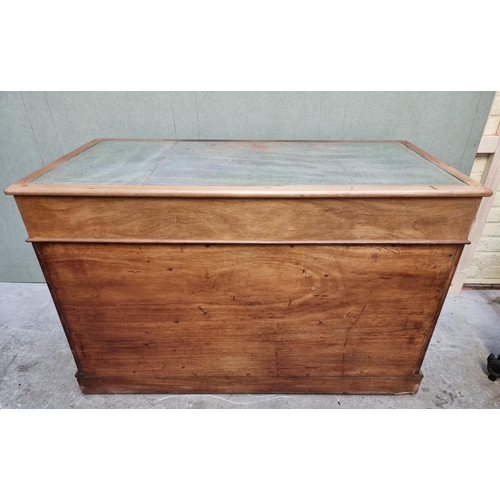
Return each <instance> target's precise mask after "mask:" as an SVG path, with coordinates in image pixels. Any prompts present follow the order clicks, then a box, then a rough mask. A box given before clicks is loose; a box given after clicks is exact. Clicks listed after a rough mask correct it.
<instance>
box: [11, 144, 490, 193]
mask: <svg viewBox="0 0 500 500" xmlns="http://www.w3.org/2000/svg"><path fill="white" fill-rule="evenodd" d="M101 141H173V142H209V141H211V140H194V139H193V140H191V139H185V140H178V139H112V138H106V139H94V140H92V141H90V142H88V143H86V144H84V145H82V146H80V147H79V148H77V149H75V150H74V151H71V152H70V153H68V154H66V155H64V156H62V157H61V158H58V159H57V160H55V161H53V162H51V163H49V164H47V165H45V166H44V167H42V168H40V169H38V170H36V171H35V172H33V173H31V174H30V175H28V176H26V177H24V178H23V179H21V180H19V181H17V182H15V183H14V184H12V185H11V186H9V187H8V188H6V189H5V190H4V193H5V194H7V195H14V196H111V197H170V198H186V197H188V198H238V197H243V198H374V197H391V198H401V197H432V198H439V197H473V198H476V197H488V196H491V195H492V194H493V192H492V191H491V190H490V189H488V188H486V187H485V186H483V185H481V184H480V183H478V182H476V181H474V180H473V179H471V178H470V177H468V176H467V175H465V174H463V173H462V172H460V171H459V170H457V169H455V168H453V167H451V166H450V165H447V164H446V163H444V162H442V161H441V160H439V159H437V158H435V157H433V156H432V155H430V154H429V153H427V152H425V151H423V150H422V149H420V148H419V147H417V146H415V145H414V144H412V143H410V142H408V141H403V140H400V141H396V140H391V141H389V140H387V141H347V140H339V141H335V140H332V141H270V140H259V141H256V140H251V141H250V140H248V141H218V142H313V143H317V142H328V143H338V142H363V143H366V142H398V143H401V144H403V145H404V146H406V147H408V148H409V149H411V150H412V151H414V152H415V153H417V154H419V155H420V156H422V157H423V158H425V159H426V160H428V161H430V162H431V163H433V164H434V165H436V166H438V167H439V168H441V169H442V170H445V171H446V172H448V173H449V174H451V175H452V176H454V177H456V178H457V179H459V180H461V181H463V182H464V183H465V185H464V186H452V185H450V186H446V185H438V186H433V185H429V186H425V185H417V186H391V187H389V186H279V187H278V186H251V187H247V186H210V187H207V186H166V185H165V186H153V185H149V186H144V185H67V184H31V182H32V181H33V180H34V179H37V178H38V177H40V176H42V175H43V174H45V173H47V172H48V171H50V170H52V169H53V168H55V167H57V166H58V165H60V164H61V163H64V162H66V161H67V160H69V159H71V158H73V157H75V156H77V155H79V154H80V153H82V152H84V151H85V150H87V149H89V148H91V147H92V146H94V145H95V144H97V143H98V142H101Z"/></svg>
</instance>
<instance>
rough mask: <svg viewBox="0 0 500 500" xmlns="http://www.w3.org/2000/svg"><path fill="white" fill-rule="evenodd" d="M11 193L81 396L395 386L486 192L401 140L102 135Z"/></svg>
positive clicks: (417, 375) (412, 365)
mask: <svg viewBox="0 0 500 500" xmlns="http://www.w3.org/2000/svg"><path fill="white" fill-rule="evenodd" d="M6 193H7V194H12V195H14V196H15V198H16V202H17V205H18V207H19V210H20V212H21V215H22V217H23V220H24V223H25V225H26V228H27V231H28V234H29V240H28V241H30V242H31V243H33V246H34V248H35V251H36V253H37V256H38V259H39V261H40V265H41V267H42V270H43V273H44V275H45V278H46V280H47V283H48V286H49V288H50V291H51V294H52V297H53V299H54V302H55V305H56V307H57V311H58V313H59V316H60V318H61V322H62V325H63V327H64V330H65V332H66V335H67V338H68V342H69V344H70V346H71V349H72V352H73V356H74V358H75V362H76V365H77V367H78V372H77V374H76V376H77V379H78V382H79V384H80V388H81V390H82V391H83V392H85V393H115V392H116V393H118V392H167V393H168V392H173V393H174V392H180V393H188V392H194V393H203V392H207V393H217V392H218V393H307V392H309V393H391V394H392V393H404V392H410V393H413V392H416V391H417V390H418V387H419V384H420V380H421V378H422V374H421V372H420V366H421V364H422V361H423V358H424V355H425V352H426V349H427V346H428V344H429V341H430V339H431V335H432V333H433V330H434V327H435V324H436V321H437V319H438V317H439V313H440V311H441V307H442V305H443V302H444V299H445V297H446V293H447V290H448V287H449V285H450V281H451V278H452V276H453V273H454V271H455V268H456V265H457V261H458V259H459V257H460V253H461V251H462V248H463V245H464V244H466V243H467V237H468V234H469V230H470V227H471V224H472V222H473V220H474V217H475V215H476V211H477V209H478V207H479V204H480V202H481V198H482V197H483V196H490V195H491V194H492V193H491V191H490V190H488V189H486V188H484V187H483V186H481V185H479V184H477V183H476V182H474V181H473V180H471V179H469V178H468V177H467V176H465V175H463V174H462V173H460V172H458V171H457V170H455V169H453V168H451V167H449V166H447V165H445V164H444V163H442V162H441V161H439V160H437V159H435V158H433V157H431V156H430V155H428V154H427V153H425V152H423V151H422V150H420V149H419V148H417V147H415V146H413V145H411V144H409V143H407V142H396V141H387V142H349V141H343V142H331V141H323V142H309V141H303V142H301V141H294V142H287V141H281V142H280V141H278V142H245V141H239V142H237V141H174V140H170V141H169V140H158V141H146V140H114V139H113V140H108V139H105V140H95V141H92V142H90V143H88V144H86V145H84V146H82V147H81V148H79V149H77V150H75V151H73V152H72V153H69V154H68V155H66V156H64V157H62V158H61V159H59V160H57V161H55V162H53V163H51V164H50V165H47V166H46V167H44V168H42V169H41V170H38V171H37V172H35V173H34V174H32V175H30V176H28V177H26V178H25V179H22V180H21V181H19V182H17V183H15V184H14V185H12V186H11V187H9V188H8V189H7V190H6Z"/></svg>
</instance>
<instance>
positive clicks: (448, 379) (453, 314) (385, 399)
mask: <svg viewBox="0 0 500 500" xmlns="http://www.w3.org/2000/svg"><path fill="white" fill-rule="evenodd" d="M490 352H493V353H494V354H495V355H498V354H499V353H500V290H464V291H463V292H462V293H461V295H459V296H453V295H451V296H449V297H448V298H447V300H446V303H445V306H444V308H443V311H442V313H441V317H440V319H439V322H438V324H437V327H436V330H435V332H434V336H433V339H432V342H431V344H430V346H429V350H428V351H427V355H426V358H425V361H424V364H423V367H422V371H423V373H424V379H423V381H422V384H421V386H420V390H419V391H418V393H417V394H415V395H400V396H345V395H280V394H274V395H269V394H263V395H248V394H232V395H231V394H228V395H224V394H214V395H210V394H200V395H169V394H149V395H135V394H130V395H128V394H127V395H83V394H82V393H81V392H80V389H79V387H78V384H77V382H76V379H75V377H74V374H75V372H76V366H75V363H74V361H73V357H72V355H71V351H70V349H69V347H68V344H67V341H66V338H65V336H64V332H63V330H62V327H61V324H60V322H59V318H58V316H57V313H56V310H55V307H54V305H53V303H52V299H51V297H50V294H49V292H48V289H47V286H46V285H45V284H41V283H40V284H25V283H0V406H1V407H2V408H335V409H339V408H499V407H500V379H499V380H497V381H496V382H491V381H490V380H488V378H487V376H486V358H487V356H488V354H489V353H490Z"/></svg>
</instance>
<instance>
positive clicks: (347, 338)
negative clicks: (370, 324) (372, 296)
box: [344, 304, 366, 348]
mask: <svg viewBox="0 0 500 500" xmlns="http://www.w3.org/2000/svg"><path fill="white" fill-rule="evenodd" d="M365 308H366V304H365V305H364V306H363V307H362V309H361V311H360V313H359V315H358V317H357V318H356V319H355V320H354V322H353V323H352V324H351V326H350V327H349V328H348V329H347V331H346V332H345V342H344V348H345V346H346V345H347V341H348V340H349V332H350V331H351V330H352V329H353V328H354V325H355V324H356V323H357V322H358V321H359V320H360V319H361V316H362V315H363V311H364V310H365Z"/></svg>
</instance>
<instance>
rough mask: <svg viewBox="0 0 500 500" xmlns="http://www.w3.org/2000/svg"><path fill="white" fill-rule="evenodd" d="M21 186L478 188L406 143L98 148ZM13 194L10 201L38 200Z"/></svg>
mask: <svg viewBox="0 0 500 500" xmlns="http://www.w3.org/2000/svg"><path fill="white" fill-rule="evenodd" d="M23 181H24V182H23ZM21 184H22V186H24V187H25V188H28V191H30V190H31V191H34V190H37V189H38V190H39V191H40V192H41V193H42V194H47V193H48V192H47V190H48V189H52V190H54V189H56V187H57V186H59V189H60V190H61V193H62V194H64V193H63V192H66V193H68V192H69V193H71V191H72V190H73V191H75V190H78V188H79V187H81V188H85V187H87V188H89V187H90V186H92V189H93V190H94V192H97V195H99V193H100V192H101V191H103V190H105V189H106V188H108V190H111V191H113V189H114V190H115V191H116V190H117V189H118V191H116V193H118V192H119V190H120V187H122V191H123V189H128V190H131V189H133V188H134V187H135V188H136V189H137V190H139V192H141V190H143V192H146V191H148V192H149V191H151V192H153V191H154V190H155V188H156V191H161V190H162V188H165V187H170V188H172V189H173V191H174V192H180V191H181V190H182V189H185V190H190V188H193V189H195V190H196V189H198V190H200V189H203V190H204V192H205V193H209V192H211V191H212V192H215V191H217V190H218V191H219V192H222V191H224V189H225V188H235V189H236V190H238V189H242V190H249V191H256V190H257V191H258V190H259V189H261V188H262V189H267V190H269V189H270V188H271V189H272V188H276V189H277V191H280V192H284V191H286V190H290V191H293V192H295V193H298V192H300V190H301V189H304V190H305V191H308V188H311V189H312V190H313V191H314V190H318V191H325V190H328V189H332V190H335V189H334V188H341V189H340V191H342V188H348V189H351V190H353V189H358V188H361V191H363V188H364V187H370V188H375V189H376V188H385V187H387V188H390V189H397V188H401V187H405V186H406V187H408V186H412V187H413V188H418V187H421V188H424V189H430V190H432V189H433V190H436V191H439V190H444V189H445V188H446V190H447V191H450V190H452V191H453V189H455V188H458V190H459V191H460V190H461V189H463V188H473V187H476V188H477V186H479V185H478V184H477V183H474V181H472V180H471V179H469V178H468V177H467V176H465V175H464V174H461V173H460V172H458V171H456V170H455V169H453V168H452V167H448V166H447V165H445V164H444V163H442V162H440V161H439V160H436V159H435V158H433V157H431V156H430V155H428V154H427V153H425V152H423V151H421V150H419V149H418V148H417V147H415V146H413V145H411V144H409V143H407V142H398V141H386V142H375V141H373V142H371V141H359V142H356V141H174V140H154V141H148V140H139V139H137V140H119V139H116V140H100V141H93V143H89V144H87V145H86V146H82V148H79V150H75V151H74V152H73V153H70V154H69V155H66V157H63V158H61V159H60V160H57V161H56V162H54V163H53V164H51V165H48V166H47V167H45V168H44V169H41V170H40V171H38V172H36V173H35V174H32V175H31V176H28V177H27V178H25V179H23V180H22V181H19V183H16V185H17V186H20V185H21ZM16 185H14V186H16ZM14 186H11V188H12V187H14ZM11 188H9V189H8V190H6V192H7V193H8V194H33V193H30V192H25V193H19V192H12V191H15V189H14V190H12V189H11ZM44 190H45V191H44ZM309 191H310V189H309ZM365 191H366V189H365ZM483 191H484V188H483ZM103 192H104V191H103ZM116 193H115V194H116ZM476 195H478V194H476ZM469 196H470V195H469Z"/></svg>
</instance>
